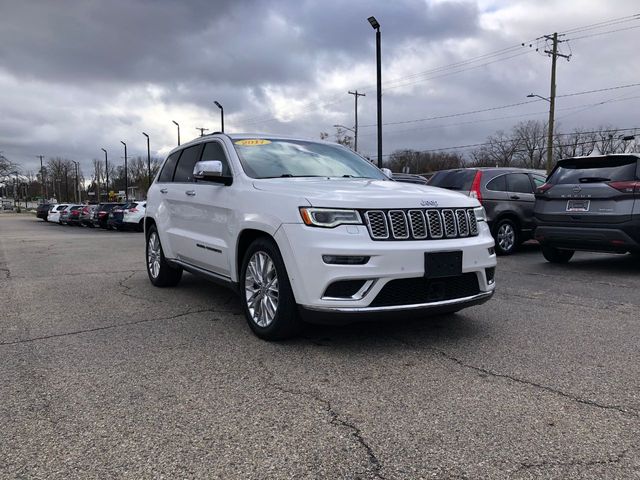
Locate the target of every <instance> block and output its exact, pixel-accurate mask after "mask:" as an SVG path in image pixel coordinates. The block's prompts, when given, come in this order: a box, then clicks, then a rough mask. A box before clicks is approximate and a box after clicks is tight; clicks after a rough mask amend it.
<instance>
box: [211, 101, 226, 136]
mask: <svg viewBox="0 0 640 480" xmlns="http://www.w3.org/2000/svg"><path fill="white" fill-rule="evenodd" d="M213 103H215V104H216V107H218V108H219V109H220V123H221V126H222V130H220V131H221V132H222V133H224V108H222V105H220V103H219V102H218V101H217V100H216V101H214V102H213Z"/></svg>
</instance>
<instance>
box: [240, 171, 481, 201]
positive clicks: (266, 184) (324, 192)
mask: <svg viewBox="0 0 640 480" xmlns="http://www.w3.org/2000/svg"><path fill="white" fill-rule="evenodd" d="M253 186H254V188H256V189H257V190H262V191H266V192H273V193H278V194H280V195H291V196H295V197H298V198H299V197H302V198H305V199H307V201H309V203H310V204H311V205H312V206H314V207H336V208H366V209H369V208H430V207H431V208H435V207H440V208H442V207H451V208H454V207H455V208H458V207H467V208H468V207H477V206H479V205H480V204H479V203H478V201H477V200H475V199H472V198H469V197H468V196H466V195H463V194H461V193H457V192H452V191H451V190H445V189H442V188H437V187H430V186H427V185H416V184H411V183H403V182H394V181H385V180H370V179H352V178H327V177H322V178H269V179H258V180H254V181H253Z"/></svg>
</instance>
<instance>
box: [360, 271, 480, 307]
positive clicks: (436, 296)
mask: <svg viewBox="0 0 640 480" xmlns="http://www.w3.org/2000/svg"><path fill="white" fill-rule="evenodd" d="M479 293H480V286H479V284H478V276H477V275H476V274H475V273H473V272H470V273H463V274H462V275H457V276H455V277H446V278H437V279H427V278H423V277H420V278H401V279H397V280H391V281H390V282H388V283H387V284H386V285H385V286H384V287H383V288H382V290H380V293H378V295H377V296H376V298H375V299H374V300H373V302H371V305H370V306H371V307H391V306H398V305H413V304H419V303H432V302H440V301H443V300H454V299H456V298H464V297H471V296H473V295H477V294H479Z"/></svg>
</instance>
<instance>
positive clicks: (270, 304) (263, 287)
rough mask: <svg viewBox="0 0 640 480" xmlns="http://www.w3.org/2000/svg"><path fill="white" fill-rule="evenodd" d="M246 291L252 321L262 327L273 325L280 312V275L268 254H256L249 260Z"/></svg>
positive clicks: (245, 281)
mask: <svg viewBox="0 0 640 480" xmlns="http://www.w3.org/2000/svg"><path fill="white" fill-rule="evenodd" d="M244 290H245V300H246V302H247V308H248V309H249V314H250V315H251V319H252V320H253V321H254V322H255V323H256V325H258V326H260V327H268V326H269V325H271V323H272V322H273V320H274V318H275V316H276V313H277V311H278V299H279V289H278V273H277V272H276V266H275V264H274V263H273V260H272V259H271V257H270V256H269V255H268V254H267V253H266V252H264V251H258V252H255V253H254V254H253V256H252V257H251V259H250V260H249V263H248V264H247V271H246V273H245V279H244Z"/></svg>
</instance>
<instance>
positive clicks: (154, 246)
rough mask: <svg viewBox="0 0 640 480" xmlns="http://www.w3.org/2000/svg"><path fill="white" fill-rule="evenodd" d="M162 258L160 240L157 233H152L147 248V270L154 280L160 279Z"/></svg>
mask: <svg viewBox="0 0 640 480" xmlns="http://www.w3.org/2000/svg"><path fill="white" fill-rule="evenodd" d="M160 257H161V249H160V239H159V238H158V234H157V233H156V232H151V235H149V244H148V248H147V268H148V269H149V273H150V274H151V276H152V277H153V278H158V275H159V274H160Z"/></svg>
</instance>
